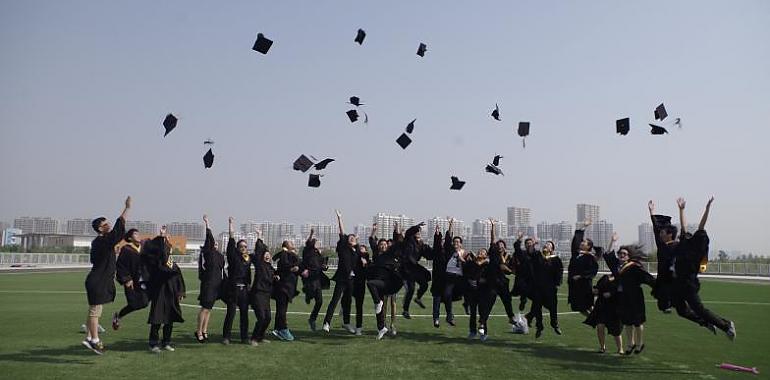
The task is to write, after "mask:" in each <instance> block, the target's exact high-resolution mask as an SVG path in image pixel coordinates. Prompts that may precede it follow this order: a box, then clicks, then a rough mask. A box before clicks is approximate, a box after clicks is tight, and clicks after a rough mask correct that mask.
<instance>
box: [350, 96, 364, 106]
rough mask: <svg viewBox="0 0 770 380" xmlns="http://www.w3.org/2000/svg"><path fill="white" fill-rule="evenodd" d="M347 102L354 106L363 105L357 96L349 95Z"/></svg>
mask: <svg viewBox="0 0 770 380" xmlns="http://www.w3.org/2000/svg"><path fill="white" fill-rule="evenodd" d="M348 104H352V105H354V106H356V107H358V106H362V105H364V103H361V99H359V98H358V96H351V97H350V101H349V102H348Z"/></svg>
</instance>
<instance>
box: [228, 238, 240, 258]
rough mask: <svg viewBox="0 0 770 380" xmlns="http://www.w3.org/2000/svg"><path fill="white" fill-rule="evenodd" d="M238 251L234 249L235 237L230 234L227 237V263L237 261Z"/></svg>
mask: <svg viewBox="0 0 770 380" xmlns="http://www.w3.org/2000/svg"><path fill="white" fill-rule="evenodd" d="M237 256H238V251H237V250H236V249H235V239H234V238H233V237H232V236H231V237H230V238H229V239H227V264H228V265H230V264H233V265H234V264H235V263H236V262H237Z"/></svg>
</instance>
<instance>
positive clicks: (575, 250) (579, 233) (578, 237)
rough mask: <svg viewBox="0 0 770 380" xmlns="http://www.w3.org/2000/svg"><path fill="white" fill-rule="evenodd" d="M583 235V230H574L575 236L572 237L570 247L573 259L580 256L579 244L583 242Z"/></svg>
mask: <svg viewBox="0 0 770 380" xmlns="http://www.w3.org/2000/svg"><path fill="white" fill-rule="evenodd" d="M584 235H585V230H575V236H573V237H572V245H571V246H570V248H571V249H570V252H571V253H572V257H573V258H574V257H576V256H577V255H579V254H580V243H581V242H582V241H583V236H584Z"/></svg>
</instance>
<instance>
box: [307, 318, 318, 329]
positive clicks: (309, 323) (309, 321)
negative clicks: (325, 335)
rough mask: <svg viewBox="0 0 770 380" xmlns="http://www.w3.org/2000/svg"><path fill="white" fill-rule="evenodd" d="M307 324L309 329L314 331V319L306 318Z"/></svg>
mask: <svg viewBox="0 0 770 380" xmlns="http://www.w3.org/2000/svg"><path fill="white" fill-rule="evenodd" d="M307 324H308V325H310V331H316V325H315V320H314V319H308V320H307Z"/></svg>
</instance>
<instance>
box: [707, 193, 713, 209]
mask: <svg viewBox="0 0 770 380" xmlns="http://www.w3.org/2000/svg"><path fill="white" fill-rule="evenodd" d="M712 203H714V196H713V195H712V196H711V197H710V198H709V201H708V202H706V207H711V204H712Z"/></svg>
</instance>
